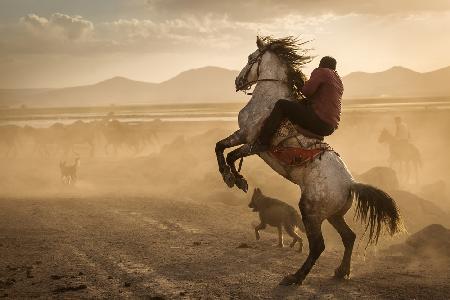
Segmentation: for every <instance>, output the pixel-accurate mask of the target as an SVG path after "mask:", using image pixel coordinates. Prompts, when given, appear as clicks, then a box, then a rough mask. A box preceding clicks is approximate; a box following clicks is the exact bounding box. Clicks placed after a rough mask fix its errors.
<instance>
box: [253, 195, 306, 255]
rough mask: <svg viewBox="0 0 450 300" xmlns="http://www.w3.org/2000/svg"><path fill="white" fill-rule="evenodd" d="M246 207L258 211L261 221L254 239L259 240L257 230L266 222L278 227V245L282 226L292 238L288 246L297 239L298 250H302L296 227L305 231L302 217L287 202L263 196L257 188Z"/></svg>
mask: <svg viewBox="0 0 450 300" xmlns="http://www.w3.org/2000/svg"><path fill="white" fill-rule="evenodd" d="M248 207H250V208H253V211H254V212H258V213H259V219H260V221H261V223H260V224H259V225H258V226H256V227H255V235H256V239H257V240H259V239H260V236H259V230H261V229H265V228H266V226H267V224H269V225H270V226H274V227H277V228H278V246H279V247H283V229H282V228H283V227H284V229H285V230H286V232H287V233H288V234H289V235H290V236H291V237H292V238H293V239H294V240H293V241H292V243H291V244H290V247H294V245H295V243H296V242H297V241H298V242H299V244H300V248H299V251H300V252H301V251H302V248H303V240H302V238H301V237H300V236H299V235H298V234H297V232H296V229H300V230H301V231H303V232H305V228H304V226H303V222H302V219H301V217H300V215H299V213H298V212H297V211H296V210H295V208H293V207H292V206H290V205H289V204H287V203H284V202H283V201H280V200H277V199H273V198H270V197H267V196H265V195H264V194H263V193H262V192H261V190H260V189H259V188H256V189H255V190H254V192H253V196H252V200H251V201H250V204H249V205H248Z"/></svg>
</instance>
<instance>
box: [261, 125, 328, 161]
mask: <svg viewBox="0 0 450 300" xmlns="http://www.w3.org/2000/svg"><path fill="white" fill-rule="evenodd" d="M298 134H301V135H303V136H305V137H308V138H311V139H315V140H317V142H316V143H314V144H312V145H311V146H310V147H308V148H302V147H292V146H280V144H281V143H282V142H283V141H284V140H286V139H288V138H291V137H295V136H297V135H298ZM272 145H277V146H274V147H272V148H271V149H270V150H269V153H270V154H271V155H272V156H274V157H275V158H276V159H278V160H279V161H281V162H282V163H283V164H285V165H288V166H302V165H305V164H307V163H308V162H312V161H313V160H314V159H316V158H317V157H319V158H320V157H321V155H322V154H323V153H324V152H325V151H333V149H332V148H331V147H330V145H328V144H327V143H325V142H323V136H319V135H317V134H315V133H313V132H311V131H309V130H307V129H305V128H302V127H300V126H297V125H294V124H292V123H291V122H289V121H288V120H285V121H283V122H282V123H281V124H280V127H279V129H278V131H277V133H276V134H275V136H274V138H273V140H272Z"/></svg>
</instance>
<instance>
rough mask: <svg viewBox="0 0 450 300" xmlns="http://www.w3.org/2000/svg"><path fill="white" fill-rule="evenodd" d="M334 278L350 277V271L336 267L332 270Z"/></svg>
mask: <svg viewBox="0 0 450 300" xmlns="http://www.w3.org/2000/svg"><path fill="white" fill-rule="evenodd" d="M334 278H335V279H345V278H350V271H346V270H343V269H342V268H340V267H339V268H337V269H336V270H334Z"/></svg>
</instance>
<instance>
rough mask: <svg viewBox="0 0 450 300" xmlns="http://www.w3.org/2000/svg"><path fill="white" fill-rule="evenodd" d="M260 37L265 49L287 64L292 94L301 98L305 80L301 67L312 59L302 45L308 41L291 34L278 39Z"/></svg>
mask: <svg viewBox="0 0 450 300" xmlns="http://www.w3.org/2000/svg"><path fill="white" fill-rule="evenodd" d="M260 39H261V40H262V41H263V42H264V44H265V47H266V49H267V50H270V51H272V52H274V53H275V54H276V55H277V56H278V57H280V58H281V59H282V60H283V61H284V62H285V63H286V64H287V65H288V67H289V72H288V81H289V84H291V85H292V94H293V96H294V97H295V98H297V99H298V98H301V89H302V87H303V85H304V83H305V80H306V77H305V74H303V72H302V70H301V68H302V67H303V65H305V64H307V63H309V62H310V61H311V60H312V57H311V56H309V55H307V52H308V49H304V48H302V46H303V45H304V44H306V43H308V42H309V41H301V40H300V39H298V38H296V37H293V36H288V37H284V38H279V39H276V38H273V37H272V36H263V37H260Z"/></svg>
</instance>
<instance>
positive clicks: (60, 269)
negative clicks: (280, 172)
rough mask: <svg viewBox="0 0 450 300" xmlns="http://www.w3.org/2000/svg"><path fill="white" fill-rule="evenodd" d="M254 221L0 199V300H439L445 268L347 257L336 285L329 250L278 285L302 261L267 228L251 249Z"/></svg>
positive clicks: (160, 203)
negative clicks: (296, 283) (348, 272)
mask: <svg viewBox="0 0 450 300" xmlns="http://www.w3.org/2000/svg"><path fill="white" fill-rule="evenodd" d="M162 216H163V217H162ZM256 220H257V216H256V215H255V214H252V213H250V212H249V210H248V209H246V208H245V206H241V205H239V206H230V205H227V204H226V203H220V202H215V201H214V202H211V203H209V204H208V203H206V204H205V203H202V204H199V203H197V202H195V200H192V199H178V200H169V199H164V198H159V199H158V198H146V197H135V198H128V197H120V196H118V195H115V196H114V197H106V196H105V197H99V198H79V197H76V196H74V197H71V196H70V195H68V194H66V195H62V196H61V197H55V198H52V199H45V198H42V199H1V200H0V228H1V235H0V255H1V257H2V259H1V261H0V280H1V281H0V297H7V298H8V297H10V298H28V297H42V298H47V297H67V298H80V297H81V298H117V297H121V298H122V297H124V298H126V297H129V298H136V297H139V298H141V297H142V298H145V297H147V298H150V299H151V298H152V297H153V299H157V297H161V298H241V299H248V298H293V299H295V298H319V299H334V298H337V299H360V298H368V299H386V298H389V299H399V298H403V299H448V295H449V293H450V285H449V275H450V264H449V262H448V261H447V262H446V263H442V262H441V263H436V262H432V261H429V260H423V261H418V260H411V259H408V258H405V257H401V256H398V257H389V256H387V257H386V256H378V257H367V258H366V260H365V261H364V259H363V256H362V255H355V257H354V264H353V273H352V278H351V279H350V280H345V281H336V280H333V279H332V278H331V274H332V272H333V270H334V268H335V267H336V265H337V264H338V262H339V259H340V256H341V252H342V251H341V249H340V247H335V246H333V245H331V246H330V247H328V249H327V250H326V251H325V252H324V254H323V255H322V257H321V258H320V260H319V262H318V264H317V265H316V267H315V268H314V269H313V271H312V272H311V274H310V276H309V277H308V278H307V280H306V281H305V282H304V284H303V285H302V286H300V287H288V288H286V287H284V288H282V287H277V283H278V281H279V280H280V279H281V277H282V276H283V275H284V274H286V273H288V272H292V271H293V270H294V269H296V268H297V267H298V266H299V264H300V263H301V262H302V261H303V260H304V259H305V257H306V254H305V253H302V254H299V253H297V252H296V251H295V250H294V249H291V248H283V249H279V248H277V247H275V246H274V245H275V244H276V234H275V232H274V231H270V230H269V231H266V232H263V234H262V240H261V241H259V242H256V241H255V240H254V235H253V230H252V229H251V223H252V222H255V221H256ZM286 242H287V241H285V243H286ZM241 243H247V244H248V245H249V246H250V248H238V246H239V245H240V244H241ZM329 244H330V243H329ZM331 244H333V243H331ZM362 248H364V247H362V246H360V247H359V250H362ZM359 252H361V251H359Z"/></svg>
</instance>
